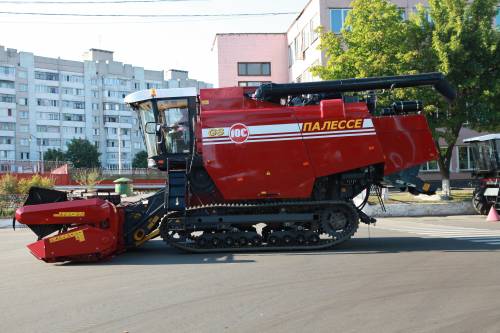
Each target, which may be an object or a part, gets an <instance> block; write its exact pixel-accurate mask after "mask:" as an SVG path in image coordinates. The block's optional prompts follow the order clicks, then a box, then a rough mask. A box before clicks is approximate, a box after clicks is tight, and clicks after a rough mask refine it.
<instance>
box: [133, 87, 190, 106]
mask: <svg viewBox="0 0 500 333" xmlns="http://www.w3.org/2000/svg"><path fill="white" fill-rule="evenodd" d="M196 96H198V91H197V90H196V88H194V87H188V88H170V89H145V90H140V91H136V92H134V93H131V94H129V95H127V96H125V103H127V104H134V103H138V102H143V101H147V100H150V99H152V98H153V97H155V98H157V99H161V98H175V97H196Z"/></svg>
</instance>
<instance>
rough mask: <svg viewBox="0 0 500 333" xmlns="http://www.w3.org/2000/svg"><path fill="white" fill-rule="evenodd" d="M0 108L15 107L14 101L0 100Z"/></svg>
mask: <svg viewBox="0 0 500 333" xmlns="http://www.w3.org/2000/svg"><path fill="white" fill-rule="evenodd" d="M0 108H2V109H15V108H16V103H5V102H0Z"/></svg>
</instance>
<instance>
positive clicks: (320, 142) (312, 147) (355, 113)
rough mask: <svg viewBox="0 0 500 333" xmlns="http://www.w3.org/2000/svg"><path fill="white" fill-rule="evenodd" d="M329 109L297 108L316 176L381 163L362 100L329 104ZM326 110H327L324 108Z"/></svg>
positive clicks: (379, 148) (377, 146) (374, 135)
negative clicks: (359, 101) (360, 101)
mask: <svg viewBox="0 0 500 333" xmlns="http://www.w3.org/2000/svg"><path fill="white" fill-rule="evenodd" d="M330 107H331V108H330V110H329V112H325V109H323V110H321V112H320V111H319V110H317V109H315V108H305V107H301V108H296V111H295V112H296V114H297V118H299V121H300V122H301V123H302V135H303V138H304V141H305V143H306V147H307V151H308V154H309V156H310V159H311V163H312V165H313V166H314V170H315V174H316V176H317V177H322V176H328V175H332V174H337V173H341V172H345V171H349V170H354V169H358V168H361V167H365V166H369V165H374V164H379V163H383V162H384V156H383V152H382V147H381V145H380V143H379V140H378V138H377V132H376V130H375V128H374V126H373V122H372V120H371V116H370V114H369V113H368V110H367V109H366V104H364V103H351V105H350V104H345V109H344V104H343V103H342V101H341V100H338V102H337V103H336V105H335V104H332V105H330ZM327 111H328V110H327Z"/></svg>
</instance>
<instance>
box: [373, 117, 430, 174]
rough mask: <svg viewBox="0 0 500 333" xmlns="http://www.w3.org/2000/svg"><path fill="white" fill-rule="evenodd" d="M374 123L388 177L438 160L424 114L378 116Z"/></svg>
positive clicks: (385, 172)
mask: <svg viewBox="0 0 500 333" xmlns="http://www.w3.org/2000/svg"><path fill="white" fill-rule="evenodd" d="M373 124H374V125H375V129H376V130H377V135H378V138H379V140H380V143H381V144H382V149H383V151H384V155H385V169H384V174H385V175H390V174H393V173H395V172H399V171H401V170H403V169H407V168H410V167H413V166H416V165H420V164H422V163H425V162H427V161H432V160H435V159H436V158H437V156H438V152H437V150H436V146H435V144H434V140H433V139H432V134H431V132H430V129H429V126H428V124H427V120H426V119H425V117H424V116H423V115H409V116H392V117H389V116H385V117H375V118H373Z"/></svg>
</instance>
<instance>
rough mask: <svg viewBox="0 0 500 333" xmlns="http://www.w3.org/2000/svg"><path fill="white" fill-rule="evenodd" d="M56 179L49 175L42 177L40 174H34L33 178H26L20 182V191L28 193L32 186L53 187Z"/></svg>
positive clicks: (20, 192)
mask: <svg viewBox="0 0 500 333" xmlns="http://www.w3.org/2000/svg"><path fill="white" fill-rule="evenodd" d="M54 184H55V180H54V179H53V178H49V177H42V176H40V175H34V176H33V177H31V179H28V178H24V179H21V180H20V181H19V183H18V186H17V188H18V193H19V194H28V191H29V190H30V188H31V187H32V186H36V187H42V188H53V187H54Z"/></svg>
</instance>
